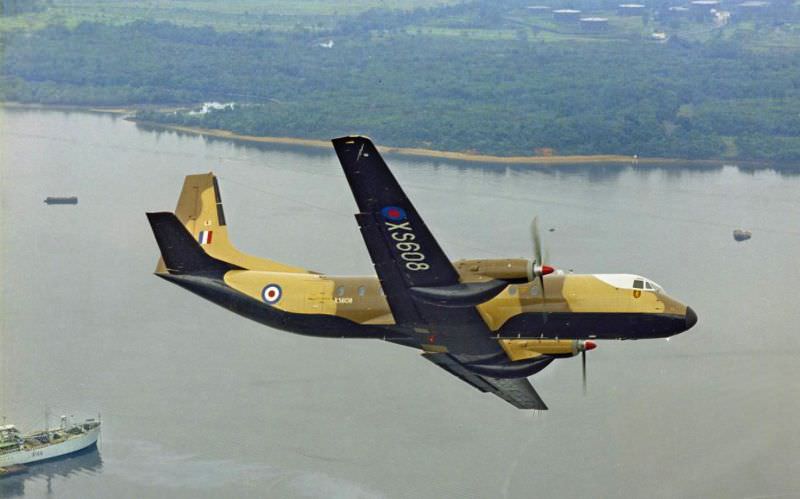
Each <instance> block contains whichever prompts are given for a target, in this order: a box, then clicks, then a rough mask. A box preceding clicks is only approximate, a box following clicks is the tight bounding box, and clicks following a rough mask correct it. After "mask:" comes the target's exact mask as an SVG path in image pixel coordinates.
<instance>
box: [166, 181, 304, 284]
mask: <svg viewBox="0 0 800 499" xmlns="http://www.w3.org/2000/svg"><path fill="white" fill-rule="evenodd" d="M175 216H176V217H177V219H178V220H179V221H180V223H181V224H183V226H184V227H185V228H186V230H187V231H189V234H190V235H191V237H193V238H194V240H195V241H197V242H198V243H199V244H200V247H201V248H202V250H203V251H205V252H206V253H207V254H208V255H209V256H211V257H213V258H215V259H217V260H222V261H224V262H228V263H231V264H233V265H235V266H237V267H239V268H244V269H252V270H265V271H272V272H308V271H307V270H305V269H302V268H300V267H294V266H290V265H285V264H283V263H279V262H276V261H274V260H269V259H267V258H259V257H255V256H252V255H248V254H246V253H242V252H241V251H239V250H238V249H236V247H234V246H233V244H231V242H230V240H229V239H228V227H227V223H226V220H225V212H224V210H223V208H222V197H221V195H220V190H219V184H218V182H217V177H216V176H215V175H214V174H213V173H210V172H209V173H203V174H199V175H187V176H186V179H185V180H184V182H183V189H182V190H181V195H180V197H179V198H178V206H176V207H175ZM164 272H166V266H165V265H164V260H163V258H162V259H159V261H158V265H157V266H156V273H159V274H160V273H164Z"/></svg>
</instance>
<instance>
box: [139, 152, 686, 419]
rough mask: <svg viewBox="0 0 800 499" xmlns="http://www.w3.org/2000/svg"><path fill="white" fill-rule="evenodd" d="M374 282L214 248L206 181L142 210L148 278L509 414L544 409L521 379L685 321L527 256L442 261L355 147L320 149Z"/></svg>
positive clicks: (658, 300)
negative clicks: (403, 358)
mask: <svg viewBox="0 0 800 499" xmlns="http://www.w3.org/2000/svg"><path fill="white" fill-rule="evenodd" d="M332 142H333V147H334V150H335V151H336V154H337V156H338V158H339V161H340V163H341V165H342V168H343V169H344V173H345V176H346V178H347V181H348V183H349V185H350V188H351V190H352V192H353V196H354V197H355V201H356V204H357V206H358V213H357V214H356V215H355V218H356V221H357V223H358V227H359V230H360V231H361V235H362V236H363V239H364V242H365V244H366V246H367V249H368V252H369V255H370V258H371V259H372V263H373V264H374V267H375V272H376V274H377V276H364V277H348V276H333V275H326V274H322V273H319V272H316V271H311V270H307V269H305V268H301V267H296V266H293V265H288V264H284V263H279V262H276V261H273V260H270V259H266V258H259V257H254V256H251V255H248V254H245V253H242V252H240V251H239V250H238V249H236V248H235V247H234V246H233V245H232V244H231V242H230V241H229V239H228V228H227V223H226V219H225V215H224V212H223V208H222V200H221V197H220V190H219V185H218V181H217V177H216V176H214V174H213V173H208V174H201V175H189V176H187V177H186V179H185V182H184V185H183V189H182V191H181V194H180V198H179V200H178V205H177V208H176V209H175V212H174V213H172V212H157V213H148V214H147V217H148V219H149V222H150V225H151V227H152V230H153V233H154V235H155V239H156V242H157V244H158V246H159V249H160V251H161V256H162V258H161V259H160V260H159V263H158V265H157V267H156V271H155V274H156V275H157V276H158V277H161V278H163V279H165V280H167V281H170V282H172V283H174V284H177V285H178V286H181V287H183V288H185V289H187V290H189V291H191V292H192V293H195V294H197V295H199V296H201V297H203V298H205V299H207V300H210V301H212V302H214V303H216V304H218V305H221V306H223V307H225V308H227V309H228V310H230V311H232V312H234V313H236V314H239V315H241V316H244V317H247V318H249V319H252V320H255V321H257V322H260V323H262V324H265V325H267V326H269V327H272V328H275V329H280V330H284V331H289V332H292V333H298V334H303V335H309V336H318V337H326V338H369V339H379V340H384V341H388V342H391V343H395V344H398V345H404V346H407V347H411V348H414V349H417V350H420V351H421V355H422V357H423V358H424V359H426V360H428V361H430V362H432V363H433V364H435V365H437V366H439V367H441V368H442V369H444V370H445V371H447V372H449V373H450V374H452V375H454V376H456V377H458V378H459V379H461V380H462V381H464V382H466V383H468V384H470V385H472V386H473V387H475V388H477V389H478V390H480V391H482V392H489V393H492V394H494V395H497V396H498V397H500V398H502V399H504V400H506V401H507V402H509V403H511V404H512V405H514V406H515V407H517V408H520V409H533V410H546V409H547V405H546V404H545V403H544V401H543V400H542V399H541V398H540V397H539V395H538V393H537V392H536V390H534V388H533V386H532V385H531V383H530V382H529V381H528V379H527V378H528V377H529V376H531V375H533V374H535V373H537V372H539V371H541V370H542V369H544V368H545V367H547V366H548V365H549V364H550V363H551V362H553V360H555V359H560V358H566V357H573V356H576V355H578V354H581V357H582V366H583V380H584V389H585V383H586V352H587V351H588V350H592V349H594V348H595V347H596V346H597V343H596V340H612V339H613V340H635V339H645V338H665V337H669V336H673V335H676V334H679V333H681V332H684V331H686V330H688V329H690V328H691V327H692V326H694V325H695V323H696V322H697V315H696V314H695V312H694V311H693V310H692V308H691V307H688V306H686V305H684V304H683V303H681V302H680V301H678V300H676V299H674V298H672V297H670V296H669V295H668V294H667V293H666V292H665V291H664V289H663V288H662V287H661V286H659V285H658V284H656V283H655V282H653V281H652V280H650V279H647V278H644V277H641V276H638V275H633V274H573V273H567V272H564V271H561V270H556V269H554V268H553V267H550V266H548V265H545V264H544V263H543V259H542V252H541V241H540V237H539V234H538V228H537V226H536V219H534V224H533V226H532V230H533V239H534V253H535V254H534V257H533V258H503V259H474V260H459V261H455V262H453V261H451V260H450V259H449V258H448V257H447V255H446V254H445V253H444V251H443V250H442V248H441V247H440V246H439V244H438V242H437V241H436V239H435V238H434V237H433V235H432V234H431V232H430V231H429V229H428V227H427V226H426V224H425V222H424V221H423V220H422V217H421V216H420V215H419V213H418V212H417V210H416V209H415V208H414V205H412V204H411V201H410V200H409V199H408V197H407V196H406V194H405V193H404V192H403V190H402V189H401V187H400V185H399V184H398V182H397V180H396V179H395V177H394V176H393V175H392V173H391V171H390V170H389V168H388V166H387V165H386V163H385V162H384V160H383V159H382V158H381V155H380V154H379V153H378V150H377V148H376V147H375V145H374V144H373V143H372V141H371V140H370V139H369V138H366V137H362V136H347V137H341V138H337V139H333V140H332Z"/></svg>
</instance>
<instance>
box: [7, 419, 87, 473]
mask: <svg viewBox="0 0 800 499" xmlns="http://www.w3.org/2000/svg"><path fill="white" fill-rule="evenodd" d="M99 436H100V420H99V418H98V419H87V420H86V421H84V422H83V423H77V424H75V423H70V422H69V421H68V419H67V417H66V416H61V425H60V426H59V427H58V428H48V429H45V430H41V431H36V432H33V433H29V434H25V435H23V434H22V433H20V431H19V430H18V429H17V427H16V426H14V425H10V424H9V425H3V426H0V469H4V468H6V469H7V468H9V467H12V466H14V465H21V464H29V463H34V462H37V461H44V460H46V459H52V458H54V457H59V456H65V455H67V454H72V453H73V452H78V451H80V450H83V449H85V448H87V447H91V446H92V445H95V444H96V443H97V438H98V437H99ZM0 475H2V472H0Z"/></svg>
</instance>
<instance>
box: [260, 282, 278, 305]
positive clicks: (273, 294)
mask: <svg viewBox="0 0 800 499" xmlns="http://www.w3.org/2000/svg"><path fill="white" fill-rule="evenodd" d="M281 294H282V293H281V287H280V286H278V285H277V284H267V285H266V286H264V289H263V290H262V291H261V297H262V298H264V301H265V302H267V303H269V304H270V305H272V304H275V303H278V301H280V299H281Z"/></svg>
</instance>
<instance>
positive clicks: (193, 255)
mask: <svg viewBox="0 0 800 499" xmlns="http://www.w3.org/2000/svg"><path fill="white" fill-rule="evenodd" d="M147 219H148V220H149V221H150V227H152V229H153V234H154V235H155V236H156V242H157V243H158V247H159V249H160V250H161V256H162V258H163V260H162V261H163V263H164V268H165V270H167V271H169V272H171V273H178V274H191V273H195V272H213V271H222V272H226V271H228V270H233V269H238V268H240V267H237V266H236V265H231V264H229V263H227V262H223V261H221V260H217V259H216V258H213V257H211V256H209V255H208V254H207V253H206V252H205V251H203V249H202V248H201V247H200V244H199V243H198V242H197V241H196V240H195V239H194V238H193V237H192V235H191V234H190V233H189V232H187V231H186V228H185V227H184V226H183V225H182V224H181V222H180V221H179V220H178V218H177V217H176V216H175V215H174V214H173V213H169V212H161V213H148V214H147ZM162 273H163V272H162Z"/></svg>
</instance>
